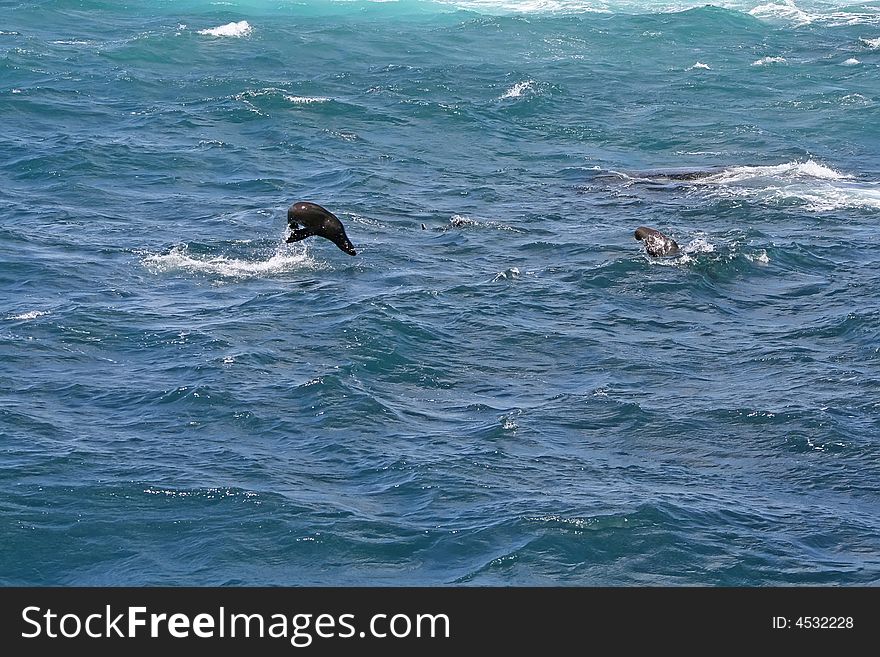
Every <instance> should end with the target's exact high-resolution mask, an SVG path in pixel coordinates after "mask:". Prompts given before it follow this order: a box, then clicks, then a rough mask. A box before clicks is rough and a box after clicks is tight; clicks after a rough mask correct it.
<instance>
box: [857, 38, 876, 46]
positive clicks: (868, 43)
mask: <svg viewBox="0 0 880 657" xmlns="http://www.w3.org/2000/svg"><path fill="white" fill-rule="evenodd" d="M859 41H861V42H862V43H864V44H865V45H866V46H868V47H869V48H874V49H877V48H880V37H877V38H876V39H859Z"/></svg>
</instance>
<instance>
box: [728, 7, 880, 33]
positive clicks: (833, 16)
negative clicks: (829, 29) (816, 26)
mask: <svg viewBox="0 0 880 657" xmlns="http://www.w3.org/2000/svg"><path fill="white" fill-rule="evenodd" d="M809 4H810V5H811V6H810V8H809V9H802V8H801V7H799V6H798V5H797V4H795V2H794V0H782V1H781V2H770V3H767V4H763V5H758V6H757V7H754V8H753V9H751V10H750V11H749V14H751V15H752V16H754V17H755V18H760V19H762V20H768V21H782V22H785V23H790V24H792V25H793V26H794V27H802V26H805V25H810V24H812V23H820V24H825V25H831V26H835V27H837V26H844V25H876V24H878V23H880V13H877V11H876V8H875V7H870V6H864V7H862V8H863V9H865V10H866V11H827V9H838V8H840V6H837V7H827V5H826V10H825V11H823V7H822V4H820V3H814V2H811V3H809ZM844 6H847V5H844ZM734 8H735V7H734Z"/></svg>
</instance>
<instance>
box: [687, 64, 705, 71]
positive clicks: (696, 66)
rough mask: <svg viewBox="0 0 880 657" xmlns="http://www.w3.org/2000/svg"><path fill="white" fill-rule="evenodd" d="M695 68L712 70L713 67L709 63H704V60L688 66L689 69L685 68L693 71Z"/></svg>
mask: <svg viewBox="0 0 880 657" xmlns="http://www.w3.org/2000/svg"><path fill="white" fill-rule="evenodd" d="M695 69H701V70H705V71H710V70H712V67H710V66H709V65H708V64H704V63H703V62H696V63H695V64H694V65H693V66H688V67H687V69H685V70H687V71H693V70H695Z"/></svg>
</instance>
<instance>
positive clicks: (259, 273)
mask: <svg viewBox="0 0 880 657" xmlns="http://www.w3.org/2000/svg"><path fill="white" fill-rule="evenodd" d="M143 264H144V266H145V267H146V268H147V269H149V270H150V271H151V272H153V273H167V272H174V271H186V272H191V273H199V274H214V275H217V276H223V277H226V278H262V277H265V276H272V275H275V274H283V273H286V272H290V271H298V270H302V269H316V268H318V267H319V266H320V264H319V263H318V262H316V261H315V260H314V259H312V258H311V257H309V255H308V253H304V252H299V253H295V252H289V251H286V250H281V249H279V250H278V251H276V252H275V253H274V254H273V255H272V256H270V257H269V258H268V259H266V260H242V259H238V258H228V257H226V256H223V255H220V256H194V255H190V254H189V252H188V249H187V247H186V246H185V245H183V246H175V247H174V248H173V249H171V251H169V252H168V253H164V254H154V255H149V256H147V257H145V258H144V259H143Z"/></svg>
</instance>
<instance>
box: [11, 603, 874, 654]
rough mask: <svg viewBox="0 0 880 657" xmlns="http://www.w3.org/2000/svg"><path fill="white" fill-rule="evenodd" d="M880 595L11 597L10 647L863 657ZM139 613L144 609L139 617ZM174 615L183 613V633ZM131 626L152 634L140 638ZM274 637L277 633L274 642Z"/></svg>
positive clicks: (140, 633)
mask: <svg viewBox="0 0 880 657" xmlns="http://www.w3.org/2000/svg"><path fill="white" fill-rule="evenodd" d="M878 597H880V596H878V589H877V588H856V587H852V588H819V587H793V588H520V587H512V588H470V587H457V588H370V587H364V588H343V587H340V588H331V587H328V588H40V587H33V588H0V628H2V629H0V642H2V643H0V645H3V646H4V652H5V654H25V651H32V650H35V649H36V650H40V651H41V653H40V654H42V651H45V650H52V651H53V652H55V651H58V650H59V649H71V648H83V649H87V650H88V651H89V654H90V655H101V654H108V655H110V654H112V655H119V654H120V651H121V650H128V649H131V648H135V649H137V650H138V651H139V652H140V651H141V650H143V649H146V650H149V651H154V650H161V651H162V653H161V655H162V657H166V656H167V655H174V654H187V655H190V654H192V651H193V649H200V650H201V649H207V650H214V649H224V648H226V647H229V648H234V649H236V651H238V650H241V649H244V650H253V651H254V652H253V653H252V654H260V655H264V654H265V655H270V654H271V655H275V654H290V653H291V652H306V653H309V654H345V653H352V652H358V653H360V652H363V651H364V650H370V651H373V650H381V651H382V652H383V654H388V653H390V654H408V655H412V654H450V652H449V651H451V650H457V649H466V650H477V649H481V648H484V647H491V649H492V651H493V652H498V651H501V650H512V651H515V653H514V654H522V652H523V651H534V650H540V651H547V650H551V651H559V652H560V653H563V652H565V653H567V652H569V651H570V650H571V648H572V647H573V646H574V647H577V648H578V649H581V648H583V649H585V650H588V651H602V648H601V647H600V645H602V646H611V647H613V648H617V649H621V650H622V649H634V648H636V646H644V645H647V646H649V647H652V648H658V647H670V648H675V649H681V648H694V649H699V650H702V651H705V652H716V651H718V650H721V649H724V650H729V649H732V648H734V649H735V648H747V647H768V648H774V647H796V646H809V647H811V648H815V647H817V646H828V647H833V648H835V649H846V648H853V649H855V648H856V647H857V646H865V645H872V643H865V641H866V640H868V641H870V640H871V639H875V640H876V639H877V638H878V636H880V632H878V609H880V605H878V601H880V600H878ZM108 607H109V613H108ZM138 607H142V608H144V609H142V610H138V609H135V611H134V612H133V616H132V615H131V614H132V612H130V608H138ZM47 614H48V615H47ZM163 614H164V617H163V616H162V615H163ZM174 614H182V616H177V617H175V619H174V620H173V622H172V624H173V627H171V626H170V625H169V622H168V621H169V619H171V617H172V616H173V615H174ZM200 614H201V615H202V616H199V615H200ZM234 614H244V615H247V616H249V617H250V618H244V617H242V616H239V617H237V618H235V619H233V615H234ZM255 614H256V615H260V616H259V617H257V616H253V615H255ZM120 615H121V616H120ZM153 615H155V617H156V618H155V619H154V618H153ZM131 618H134V621H135V623H138V622H140V621H143V624H142V625H140V624H136V625H134V626H133V627H131V628H130V627H129V625H128V623H129V621H130V619H131ZM114 619H115V621H114ZM233 626H234V627H233ZM270 628H271V629H270ZM417 628H418V629H417ZM132 629H133V631H134V638H130V637H129V636H128V634H129V631H130V630H132ZM197 630H198V632H197ZM233 630H234V633H235V636H234V637H233V636H231V633H232V632H233ZM87 631H89V632H91V633H92V634H96V635H97V634H100V635H102V636H101V638H92V637H88V636H86V632H87ZM153 631H155V633H156V635H157V636H156V637H155V638H154V637H152V636H151V633H152V632H153ZM273 631H274V634H276V635H277V636H275V637H272V636H269V635H270V634H271V633H272V632H273ZM62 632H63V633H66V634H68V635H73V634H77V636H76V637H73V638H65V637H64V636H62ZM246 632H247V633H250V636H249V637H245V636H244V634H245V633H246ZM48 633H53V634H56V635H57V636H56V637H55V638H51V637H49V636H47V634H48ZM174 633H176V634H177V637H182V638H175V636H173V634H174ZM199 633H200V634H202V635H203V636H201V637H200V636H197V634H199ZM221 633H222V634H223V636H222V637H221V636H220V635H221ZM417 633H418V634H420V636H416V634H417ZM34 634H36V636H34V637H33V638H25V636H24V635H34ZM107 634H109V635H110V638H106V637H105V636H104V635H107ZM119 634H123V635H126V636H124V637H120V636H119ZM184 634H185V635H186V636H185V637H184V636H183V635H184ZM260 634H262V635H263V638H259V636H258V635H260ZM376 634H379V635H381V634H384V635H385V636H384V637H379V636H374V635H376ZM447 634H448V636H447ZM294 635H296V636H295V637H294ZM404 635H405V636H404ZM292 639H293V640H294V643H295V645H294V643H292ZM600 641H601V642H602V643H601V644H600V643H598V642H600ZM609 642H610V643H609ZM646 642H647V644H646ZM10 649H11V651H10ZM603 652H604V651H603Z"/></svg>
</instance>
